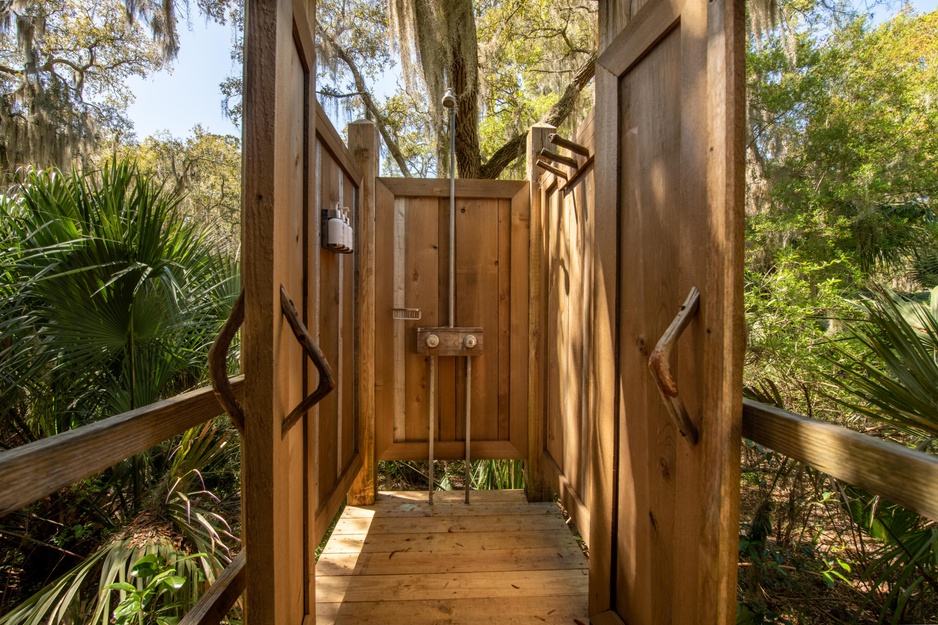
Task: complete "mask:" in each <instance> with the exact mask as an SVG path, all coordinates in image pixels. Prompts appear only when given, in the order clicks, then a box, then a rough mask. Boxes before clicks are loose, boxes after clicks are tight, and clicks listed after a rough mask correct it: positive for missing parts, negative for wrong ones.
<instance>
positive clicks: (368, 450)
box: [348, 120, 379, 505]
mask: <svg viewBox="0 0 938 625" xmlns="http://www.w3.org/2000/svg"><path fill="white" fill-rule="evenodd" d="M348 133H349V151H350V152H351V153H352V156H353V158H354V159H355V163H356V164H357V165H358V167H359V169H360V170H361V171H362V183H361V189H360V190H359V196H358V210H357V211H356V216H357V218H356V220H355V226H356V233H355V244H356V248H357V249H356V252H357V254H356V255H355V277H356V284H355V313H356V326H357V327H356V331H357V333H356V344H355V369H356V375H355V388H356V394H357V397H358V411H357V412H358V428H359V430H358V441H359V442H358V449H359V452H360V453H361V455H362V468H361V471H360V472H359V473H358V476H357V477H356V478H355V481H354V482H353V484H352V488H351V491H350V492H349V503H350V504H351V505H370V504H373V503H374V502H375V496H376V495H377V482H376V480H375V468H376V465H377V459H376V455H375V288H376V285H375V251H376V250H375V207H376V204H375V194H376V188H375V184H376V183H375V177H376V176H377V173H378V167H379V154H378V152H379V149H378V148H379V139H378V130H377V127H376V126H375V124H374V122H371V121H368V120H359V121H357V122H353V123H352V124H350V125H349V131H348Z"/></svg>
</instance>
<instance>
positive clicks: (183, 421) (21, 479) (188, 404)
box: [0, 376, 244, 517]
mask: <svg viewBox="0 0 938 625" xmlns="http://www.w3.org/2000/svg"><path fill="white" fill-rule="evenodd" d="M231 384H232V386H233V387H234V391H235V395H236V396H237V397H238V398H239V399H241V398H243V396H244V377H243V376H239V377H237V378H233V379H232V380H231ZM221 413H222V408H221V407H220V406H219V404H218V400H217V399H216V398H215V393H214V392H213V391H212V388H211V387H209V386H206V387H203V388H200V389H198V390H195V391H189V392H188V393H183V394H182V395H177V396H176V397H172V398H170V399H165V400H163V401H160V402H157V403H155V404H150V405H149V406H144V407H142V408H137V409H136V410H130V411H128V412H124V413H121V414H119V415H116V416H114V417H110V418H107V419H102V420H101V421H98V422H96V423H91V424H89V425H84V426H82V427H80V428H76V429H74V430H71V431H68V432H64V433H62V434H57V435H55V436H50V437H48V438H44V439H42V440H38V441H36V442H34V443H29V444H28V445H23V446H21V447H15V448H14V449H10V450H8V451H4V452H0V484H3V488H0V517H2V516H3V515H6V514H9V513H11V512H13V511H15V510H19V509H20V508H22V507H24V506H27V505H29V504H31V503H33V502H34V501H37V500H39V499H42V498H43V497H46V496H48V495H50V494H52V493H54V492H55V491H57V490H59V489H60V488H64V487H66V486H70V485H72V484H74V483H75V482H77V481H79V480H82V479H84V478H86V477H90V476H92V475H94V474H96V473H99V472H101V471H103V470H104V469H107V468H108V467H111V466H114V465H115V464H117V463H118V462H120V461H121V460H124V459H125V458H129V457H130V456H133V455H135V454H138V453H140V452H142V451H144V450H146V449H149V448H150V447H153V446H154V445H157V444H159V443H162V442H163V441H165V440H166V439H169V438H172V437H173V436H176V435H177V434H179V433H181V432H183V431H185V430H187V429H189V428H191V427H195V426H196V425H199V424H200V423H202V422H204V421H207V420H208V419H211V418H212V417H215V416H218V415H219V414H221Z"/></svg>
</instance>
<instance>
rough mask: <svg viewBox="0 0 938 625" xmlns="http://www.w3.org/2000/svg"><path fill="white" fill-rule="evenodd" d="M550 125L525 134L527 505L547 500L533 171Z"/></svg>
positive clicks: (539, 238) (542, 254)
mask: <svg viewBox="0 0 938 625" xmlns="http://www.w3.org/2000/svg"><path fill="white" fill-rule="evenodd" d="M556 130H557V129H556V128H555V127H554V126H551V125H550V124H543V123H538V124H535V125H533V126H531V128H530V129H529V130H528V137H527V147H526V148H525V153H526V155H527V178H528V180H530V181H531V182H530V185H529V187H528V191H529V193H528V198H529V199H528V202H529V211H530V241H529V243H528V401H527V404H528V423H527V426H528V437H527V440H528V446H527V459H526V461H525V490H526V492H527V496H528V499H529V500H530V501H544V500H546V499H548V498H549V497H550V493H549V492H548V488H547V486H546V484H545V482H544V474H543V471H542V470H541V467H540V457H541V453H542V452H543V450H544V446H545V444H546V436H547V434H546V423H545V420H544V413H545V410H546V402H545V401H544V398H543V393H544V392H545V391H546V389H547V362H546V355H547V336H546V335H547V292H548V290H547V286H546V280H547V276H548V273H547V271H548V268H547V244H548V242H547V237H546V236H545V234H544V224H545V223H546V220H545V216H544V213H545V211H546V210H547V208H546V206H544V203H543V197H544V194H543V190H542V188H541V185H540V182H539V179H540V178H539V177H540V172H539V170H538V168H537V155H538V154H539V153H540V151H541V150H542V149H543V148H544V147H546V146H548V145H549V144H550V141H549V138H548V137H549V136H550V134H551V133H553V132H556Z"/></svg>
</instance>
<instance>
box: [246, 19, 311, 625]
mask: <svg viewBox="0 0 938 625" xmlns="http://www.w3.org/2000/svg"><path fill="white" fill-rule="evenodd" d="M245 21H246V22H247V23H248V24H250V26H249V28H247V29H246V32H245V93H244V137H245V144H244V155H245V157H244V167H243V176H242V177H243V185H244V186H243V191H244V192H243V194H242V198H243V205H242V212H243V214H242V253H243V256H242V259H243V265H242V279H243V283H244V289H245V321H244V326H243V330H242V358H243V367H244V372H245V380H246V381H245V401H244V409H245V436H244V441H243V446H242V454H243V456H242V471H243V481H242V496H243V500H242V502H243V503H242V505H243V510H244V511H243V514H242V519H243V539H244V545H245V548H246V549H248V550H252V549H253V550H254V551H253V553H254V555H253V556H252V558H251V566H250V567H247V569H246V570H247V590H246V604H245V606H246V607H245V609H246V612H245V618H246V620H248V621H249V622H251V623H253V624H254V625H268V624H270V625H272V624H273V623H285V622H291V623H299V622H301V621H302V620H303V618H304V616H305V615H306V614H307V613H308V611H309V609H310V607H311V605H312V602H313V600H314V596H313V595H312V593H311V591H312V589H311V587H310V586H311V582H312V579H313V578H312V576H309V577H307V574H306V573H307V571H308V564H307V563H308V558H307V550H306V549H304V546H306V544H307V539H308V532H307V523H308V521H309V519H308V517H309V507H308V503H309V499H310V497H309V496H308V492H309V491H308V489H307V488H306V481H307V463H306V459H307V457H308V454H307V446H306V443H307V440H308V439H307V438H306V436H304V431H305V429H306V428H305V425H304V426H303V427H299V426H298V427H296V428H293V429H292V430H291V431H289V432H288V433H287V435H286V436H285V437H281V432H280V429H281V422H282V420H283V418H284V416H285V415H286V414H287V413H288V412H289V411H290V410H291V409H292V407H293V406H295V405H296V404H297V403H298V402H299V400H300V399H301V398H302V391H303V386H304V384H305V380H304V372H303V358H302V353H301V351H300V349H299V346H298V345H296V341H295V339H294V337H293V336H292V333H291V332H290V329H289V327H288V326H287V324H286V323H285V322H284V321H283V320H282V316H281V312H280V302H279V289H280V286H281V285H284V286H285V287H286V288H287V290H288V291H289V292H291V293H302V292H304V289H305V288H306V285H305V284H304V283H305V275H304V274H305V273H306V267H305V266H304V260H305V256H304V249H305V244H306V241H307V237H308V229H307V228H306V227H305V226H306V225H307V224H306V218H305V212H306V209H307V208H308V207H309V205H311V204H312V203H313V201H312V198H311V197H310V190H309V188H308V187H309V181H310V180H311V179H312V175H311V171H312V170H311V166H312V159H311V158H310V151H311V150H312V146H314V145H315V112H314V104H311V102H312V97H311V93H314V92H315V70H314V69H313V71H312V72H310V71H309V70H310V69H311V68H314V67H315V64H314V63H313V62H312V61H313V59H314V51H313V50H312V49H309V48H303V47H302V46H303V41H306V42H307V44H308V43H309V42H311V41H312V29H311V27H310V22H309V20H308V19H307V15H306V8H305V7H304V6H303V5H299V4H294V3H293V2H290V1H289V0H278V1H277V2H267V3H252V4H250V5H249V6H248V7H247V15H246V18H245ZM296 33H305V34H307V35H309V36H303V35H301V36H299V37H297V36H296ZM298 46H299V47H298ZM316 290H318V284H315V285H310V288H309V289H308V292H311V293H312V292H316ZM304 308H305V307H304ZM311 453H312V452H311Z"/></svg>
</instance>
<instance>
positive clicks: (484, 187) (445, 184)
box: [379, 178, 526, 208]
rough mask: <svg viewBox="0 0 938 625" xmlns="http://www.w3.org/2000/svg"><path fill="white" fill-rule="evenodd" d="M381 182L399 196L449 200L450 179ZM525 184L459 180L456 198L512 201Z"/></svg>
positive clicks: (520, 181) (407, 179)
mask: <svg viewBox="0 0 938 625" xmlns="http://www.w3.org/2000/svg"><path fill="white" fill-rule="evenodd" d="M379 180H380V181H381V182H382V184H384V186H386V187H387V188H388V190H389V191H390V192H391V193H393V194H394V195H397V196H407V197H445V198H449V178H379ZM525 184H526V182H525V181H524V180H473V179H467V178H457V179H456V197H457V198H488V199H492V198H505V199H511V198H512V197H514V196H515V194H516V193H517V192H518V191H519V190H521V188H522V187H523V186H524V185H525ZM447 208H448V205H447Z"/></svg>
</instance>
